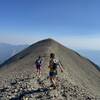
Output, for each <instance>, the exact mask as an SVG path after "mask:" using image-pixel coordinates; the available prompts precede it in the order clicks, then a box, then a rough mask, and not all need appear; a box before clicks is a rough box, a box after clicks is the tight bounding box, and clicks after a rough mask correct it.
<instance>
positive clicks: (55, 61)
mask: <svg viewBox="0 0 100 100" xmlns="http://www.w3.org/2000/svg"><path fill="white" fill-rule="evenodd" d="M58 65H59V63H58V62H57V60H56V59H54V60H53V70H57V67H58Z"/></svg>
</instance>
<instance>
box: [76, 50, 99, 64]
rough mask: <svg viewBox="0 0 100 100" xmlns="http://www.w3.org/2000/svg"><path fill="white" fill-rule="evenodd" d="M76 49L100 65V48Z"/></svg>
mask: <svg viewBox="0 0 100 100" xmlns="http://www.w3.org/2000/svg"><path fill="white" fill-rule="evenodd" d="M76 51H77V52H78V53H80V54H81V55H83V56H84V57H86V58H88V59H90V60H91V61H93V62H94V63H96V64H97V65H98V66H100V50H86V49H78V50H76Z"/></svg>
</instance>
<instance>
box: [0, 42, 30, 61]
mask: <svg viewBox="0 0 100 100" xmlns="http://www.w3.org/2000/svg"><path fill="white" fill-rule="evenodd" d="M27 46H28V45H11V44H7V43H0V63H3V62H4V61H5V60H7V59H8V58H10V57H12V56H13V55H15V54H16V53H18V52H20V51H21V50H23V49H24V48H26V47H27Z"/></svg>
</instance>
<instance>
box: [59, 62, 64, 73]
mask: <svg viewBox="0 0 100 100" xmlns="http://www.w3.org/2000/svg"><path fill="white" fill-rule="evenodd" d="M59 68H60V70H61V72H63V71H64V69H63V66H62V65H61V63H60V62H59Z"/></svg>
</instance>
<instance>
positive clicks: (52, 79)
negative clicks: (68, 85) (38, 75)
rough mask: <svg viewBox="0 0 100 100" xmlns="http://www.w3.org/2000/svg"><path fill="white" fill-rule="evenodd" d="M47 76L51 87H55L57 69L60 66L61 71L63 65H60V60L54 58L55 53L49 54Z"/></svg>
mask: <svg viewBox="0 0 100 100" xmlns="http://www.w3.org/2000/svg"><path fill="white" fill-rule="evenodd" d="M48 67H49V68H50V71H49V78H50V82H51V87H54V88H56V83H57V69H58V67H59V68H60V70H61V72H63V67H62V66H61V64H60V62H59V61H58V60H57V59H56V58H55V54H54V53H51V54H50V61H49V66H48Z"/></svg>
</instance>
